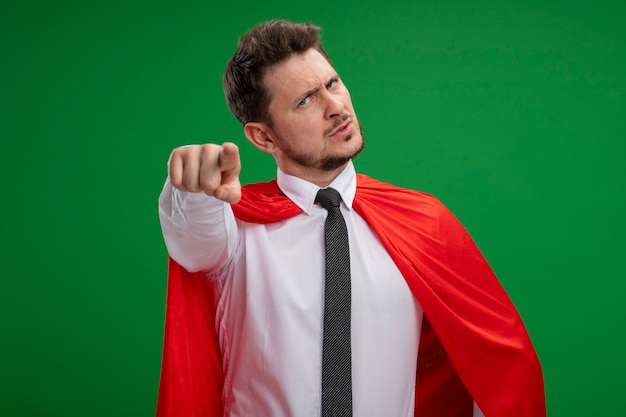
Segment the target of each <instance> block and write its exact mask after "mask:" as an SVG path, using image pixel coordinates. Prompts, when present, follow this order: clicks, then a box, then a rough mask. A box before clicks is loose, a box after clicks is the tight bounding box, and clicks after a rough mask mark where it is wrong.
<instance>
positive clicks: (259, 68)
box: [157, 21, 545, 417]
mask: <svg viewBox="0 0 626 417" xmlns="http://www.w3.org/2000/svg"><path fill="white" fill-rule="evenodd" d="M318 32H319V28H318V27H316V26H313V25H310V24H296V23H292V22H287V21H270V22H266V23H264V24H261V25H259V26H257V27H255V28H253V29H252V30H250V31H249V32H248V33H247V34H246V35H245V36H243V37H242V38H241V39H240V41H239V45H238V48H237V51H236V52H235V54H234V56H233V57H232V59H231V60H230V62H229V63H228V65H227V68H226V71H225V75H224V90H225V94H226V98H227V102H228V105H229V108H230V109H231V111H232V112H233V114H234V115H235V116H236V117H237V119H238V120H239V121H240V122H241V123H242V125H243V127H244V134H245V136H246V138H247V139H248V140H249V141H250V142H251V143H252V144H253V145H254V146H256V147H257V148H259V149H260V150H261V151H263V152H267V153H269V154H271V155H272V156H273V157H274V159H275V161H276V165H277V168H278V176H277V180H276V181H272V182H270V183H265V184H254V185H249V186H244V187H243V188H242V187H241V185H240V183H239V172H240V169H241V162H240V159H239V153H238V149H237V147H236V146H235V145H234V144H232V143H224V144H221V145H220V144H206V145H197V146H185V147H182V148H178V149H175V150H174V151H173V152H172V155H171V156H170V161H169V179H168V181H167V183H166V185H165V187H164V190H163V192H162V194H161V197H160V217H161V224H162V228H163V233H164V237H165V242H166V245H167V248H168V251H169V254H170V257H171V259H170V271H169V274H170V275H169V284H168V305H167V313H166V314H167V317H166V336H165V339H166V340H165V346H164V357H163V369H162V376H161V386H160V392H159V404H158V409H157V413H158V414H159V415H161V416H166V415H167V416H172V415H177V416H178V415H181V416H182V415H185V416H201V415H202V416H204V415H216V416H217V415H226V416H273V417H276V416H320V415H322V416H325V415H342V416H345V415H354V416H403V417H406V416H414V415H415V416H432V417H434V416H437V417H441V416H472V415H475V416H480V415H483V413H484V415H485V416H487V417H492V416H493V417H496V416H508V417H510V416H543V415H545V399H544V391H543V379H542V375H541V367H540V364H539V361H538V360H537V357H536V355H535V352H534V349H533V348H532V344H531V342H530V340H529V338H528V335H527V333H526V331H525V329H524V326H523V324H522V323H521V319H520V318H519V316H518V314H517V312H516V311H515V308H514V307H513V305H512V303H511V302H510V300H509V299H508V297H507V295H506V293H505V292H504V290H503V289H502V287H501V286H500V284H499V283H498V281H497V279H496V278H495V276H494V275H493V272H492V271H491V269H490V268H489V266H488V265H487V263H486V262H485V260H484V259H483V257H482V256H481V255H480V252H479V251H478V249H477V248H476V247H475V245H474V244H473V242H472V241H471V238H469V236H468V235H467V233H466V232H465V230H464V229H463V227H462V226H461V225H460V224H459V223H458V221H456V219H455V218H454V217H453V216H452V215H451V214H450V212H449V211H447V210H446V209H445V207H443V205H441V203H440V202H438V201H437V200H436V199H435V198H433V197H432V196H430V195H427V194H423V193H419V192H414V191H409V190H403V189H399V188H396V187H394V186H391V185H389V184H384V183H380V182H378V181H376V180H373V179H371V178H368V177H365V176H363V175H357V174H356V173H355V170H354V166H353V164H352V159H353V158H354V157H355V156H356V155H357V154H358V153H359V152H360V151H361V150H362V149H363V146H364V141H363V135H362V132H361V125H360V123H359V120H358V119H357V116H356V113H355V111H354V108H353V106H352V102H351V99H350V95H349V92H348V89H347V88H346V86H345V85H344V84H343V83H342V81H341V78H340V77H339V76H338V74H337V73H336V71H335V70H334V69H333V67H332V65H331V63H330V60H329V58H328V56H327V54H326V52H325V51H324V49H323V47H322V45H321V43H320V39H319V34H318ZM328 189H334V190H336V191H337V192H338V195H339V196H340V198H341V203H336V205H339V206H340V207H339V211H340V216H341V217H342V218H343V219H344V222H345V230H346V231H347V235H348V240H349V245H348V246H349V255H347V256H346V258H347V259H346V260H345V261H346V262H348V263H349V267H347V269H348V270H349V271H348V278H347V279H348V281H349V284H348V285H349V287H348V288H349V291H348V292H349V294H348V296H347V298H348V300H347V301H346V303H347V304H345V305H347V306H348V307H347V308H346V307H345V305H344V307H343V313H346V311H345V310H348V311H347V314H348V316H347V317H348V324H347V330H345V329H344V330H343V331H342V332H339V333H340V337H345V339H346V340H347V342H345V343H347V345H348V346H347V347H336V348H327V345H326V343H330V342H327V338H328V335H327V334H326V333H327V332H328V334H331V330H332V332H335V330H336V329H334V328H333V326H332V325H330V324H327V323H326V321H325V315H330V314H331V313H329V311H330V310H328V309H329V308H330V307H328V306H326V305H325V297H329V296H331V295H330V294H328V293H330V290H329V289H328V287H327V285H328V282H329V281H331V280H330V278H327V277H325V271H328V268H332V267H329V266H328V265H325V258H329V257H333V256H334V254H335V249H333V250H331V251H327V252H326V253H325V249H324V244H325V242H327V244H328V238H325V226H324V225H325V221H326V219H327V217H328V218H330V217H331V214H332V213H334V214H332V216H336V215H337V214H336V211H335V212H332V211H331V210H333V208H325V207H326V205H324V207H322V205H323V203H324V198H325V197H324V198H322V197H319V196H318V192H320V193H324V192H325V191H320V190H326V191H327V190H328ZM333 193H334V192H333ZM319 195H320V196H321V195H322V194H319ZM337 201H339V200H337ZM318 203H319V204H318ZM336 205H335V206H336ZM335 208H336V207H335ZM326 261H328V259H326ZM344 269H345V268H344ZM342 279H344V278H342ZM326 303H328V301H326ZM342 303H343V301H341V302H340V304H342ZM333 314H334V313H333ZM327 325H328V326H329V327H328V328H327V327H325V326H327ZM333 334H334V333H333ZM325 336H326V337H325ZM345 343H344V344H345ZM344 349H346V350H347V354H348V362H349V364H348V365H347V366H346V367H345V368H346V369H344V367H343V366H342V365H341V366H340V365H336V364H335V365H327V363H326V362H325V361H326V357H327V354H328V352H329V351H330V354H329V355H330V356H333V355H335V354H337V355H335V356H338V352H341V353H344ZM328 368H341V369H339V371H341V372H339V373H340V374H341V375H339V376H336V375H335V374H333V376H330V377H327V376H326V375H328V372H329V370H328ZM337 370H338V369H331V370H330V372H332V371H337ZM326 378H330V379H331V380H333V379H334V378H338V379H342V378H347V379H342V380H343V381H347V382H344V383H343V385H342V386H341V387H340V388H339V389H338V390H337V391H333V392H332V393H331V394H326V393H327V392H328V390H331V388H327V387H328V386H329V385H330V384H328V383H327V382H322V381H323V380H324V381H327V379H326ZM332 389H334V388H332ZM339 403H341V405H340V406H341V407H346V408H344V410H349V411H329V410H331V409H332V407H335V406H337V404H339Z"/></svg>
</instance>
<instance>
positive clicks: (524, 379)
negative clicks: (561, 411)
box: [157, 175, 546, 417]
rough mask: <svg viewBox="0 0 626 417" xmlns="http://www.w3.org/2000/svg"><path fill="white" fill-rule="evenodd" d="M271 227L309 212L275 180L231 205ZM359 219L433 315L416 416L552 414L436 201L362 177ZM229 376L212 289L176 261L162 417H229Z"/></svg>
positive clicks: (502, 304)
mask: <svg viewBox="0 0 626 417" xmlns="http://www.w3.org/2000/svg"><path fill="white" fill-rule="evenodd" d="M232 208H233V211H234V213H235V216H236V217H237V218H238V219H240V220H242V221H246V222H252V223H272V222H276V221H280V220H284V219H287V218H289V217H292V216H295V215H297V214H298V213H300V212H301V210H300V208H299V207H298V206H296V205H295V204H294V203H293V202H292V201H291V200H289V199H288V198H287V197H286V196H285V195H284V194H283V193H282V192H281V191H280V189H279V188H278V185H277V184H276V181H271V182H269V183H258V184H251V185H247V186H244V187H243V197H242V200H241V201H240V202H239V203H237V204H235V205H233V206H232ZM353 208H354V210H356V211H357V213H358V214H359V215H361V216H362V217H363V218H364V219H365V221H366V222H367V223H368V224H369V225H370V226H371V227H372V229H373V230H374V231H375V232H376V234H377V235H378V237H379V238H380V240H381V241H382V243H383V245H384V246H385V248H386V249H387V251H388V252H389V254H390V255H391V257H392V259H393V260H394V262H395V263H396V265H397V266H398V268H399V269H400V272H401V273H402V275H403V276H404V278H405V279H406V281H407V283H408V285H409V287H410V289H411V291H412V292H413V294H414V296H415V297H416V299H417V300H418V301H419V303H420V305H421V307H422V308H423V310H424V315H425V317H424V323H423V327H422V333H421V338H420V345H419V352H418V365H417V386H416V390H415V415H416V416H420V417H471V416H472V400H474V401H476V403H477V404H478V406H479V407H480V409H481V410H482V412H483V413H484V415H485V416H486V417H501V416H507V417H543V416H545V415H546V408H545V396H544V395H545V394H544V387H543V375H542V371H541V365H540V363H539V360H538V358H537V355H536V353H535V350H534V348H533V346H532V343H531V341H530V338H529V337H528V334H527V332H526V329H525V327H524V325H523V323H522V320H521V318H520V316H519V314H518V312H517V310H516V309H515V307H514V305H513V303H512V302H511V300H510V299H509V297H508V296H507V294H506V292H505V291H504V289H503V288H502V286H501V285H500V283H499V281H498V279H497V278H496V276H495V275H494V273H493V271H492V270H491V268H490V267H489V265H488V264H487V262H486V261H485V259H484V257H483V256H482V255H481V253H480V251H479V250H478V248H477V247H476V245H475V244H474V242H473V240H472V239H471V237H470V236H469V234H468V233H467V231H466V230H465V228H464V227H463V226H462V225H461V224H460V223H459V221H458V220H457V219H456V218H455V217H454V216H453V215H452V213H450V211H448V210H447V209H446V208H445V207H444V206H443V204H441V203H440V202H439V201H438V200H437V199H436V198H434V197H433V196H431V195H429V194H425V193H420V192H416V191H411V190H406V189H402V188H398V187H395V186H393V185H390V184H386V183H381V182H379V181H376V180H373V179H371V178H369V177H366V176H364V175H358V176H357V193H356V196H355V199H354V203H353ZM223 378H224V376H223V373H222V366H221V354H220V351H219V345H218V341H217V334H216V331H215V310H214V297H213V289H212V288H211V286H210V285H209V283H208V281H207V279H206V277H205V275H204V274H203V273H189V272H187V271H186V270H185V269H184V268H182V267H181V266H180V265H178V264H177V263H176V262H175V261H174V260H173V259H171V258H170V260H169V270H168V293H167V305H166V317H165V342H164V347H163V360H162V370H161V381H160V387H159V398H158V405H157V416H158V417H174V416H181V417H182V416H185V417H209V416H211V417H212V416H215V417H218V416H219V417H221V416H222V386H223Z"/></svg>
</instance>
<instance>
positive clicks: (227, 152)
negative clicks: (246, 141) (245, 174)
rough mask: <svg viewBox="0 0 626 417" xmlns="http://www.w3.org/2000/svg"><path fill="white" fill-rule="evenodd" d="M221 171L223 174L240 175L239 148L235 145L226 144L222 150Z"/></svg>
mask: <svg viewBox="0 0 626 417" xmlns="http://www.w3.org/2000/svg"><path fill="white" fill-rule="evenodd" d="M219 164H220V170H221V171H222V172H231V173H232V174H235V175H239V170H240V161H239V148H238V147H237V145H235V144H234V143H230V142H226V143H224V144H223V145H222V149H220V159H219Z"/></svg>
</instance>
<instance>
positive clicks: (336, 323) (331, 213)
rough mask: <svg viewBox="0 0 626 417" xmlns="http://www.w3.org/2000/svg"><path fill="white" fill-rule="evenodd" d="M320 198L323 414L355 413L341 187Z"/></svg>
mask: <svg viewBox="0 0 626 417" xmlns="http://www.w3.org/2000/svg"><path fill="white" fill-rule="evenodd" d="M316 201H317V202H318V203H319V204H320V205H321V206H322V207H324V208H325V209H326V210H328V217H326V223H325V225H324V242H325V252H326V284H325V292H324V334H323V348H322V417H346V416H352V354H351V346H350V312H351V311H350V310H351V301H350V299H351V293H350V250H349V246H348V230H347V229H346V222H345V221H344V220H343V216H342V215H341V210H339V203H340V201H341V197H340V196H339V193H338V192H337V190H335V189H332V188H326V189H323V190H320V191H319V192H318V193H317V198H316Z"/></svg>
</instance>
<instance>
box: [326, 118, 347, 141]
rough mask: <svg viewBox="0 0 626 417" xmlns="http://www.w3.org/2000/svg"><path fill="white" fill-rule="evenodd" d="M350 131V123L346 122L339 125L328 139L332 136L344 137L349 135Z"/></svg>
mask: <svg viewBox="0 0 626 417" xmlns="http://www.w3.org/2000/svg"><path fill="white" fill-rule="evenodd" d="M351 130H352V121H351V120H346V121H345V122H343V123H342V124H340V125H339V126H338V127H337V128H336V129H335V130H333V131H332V132H331V134H330V135H329V136H330V137H333V136H345V135H347V134H348V133H350V132H351Z"/></svg>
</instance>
